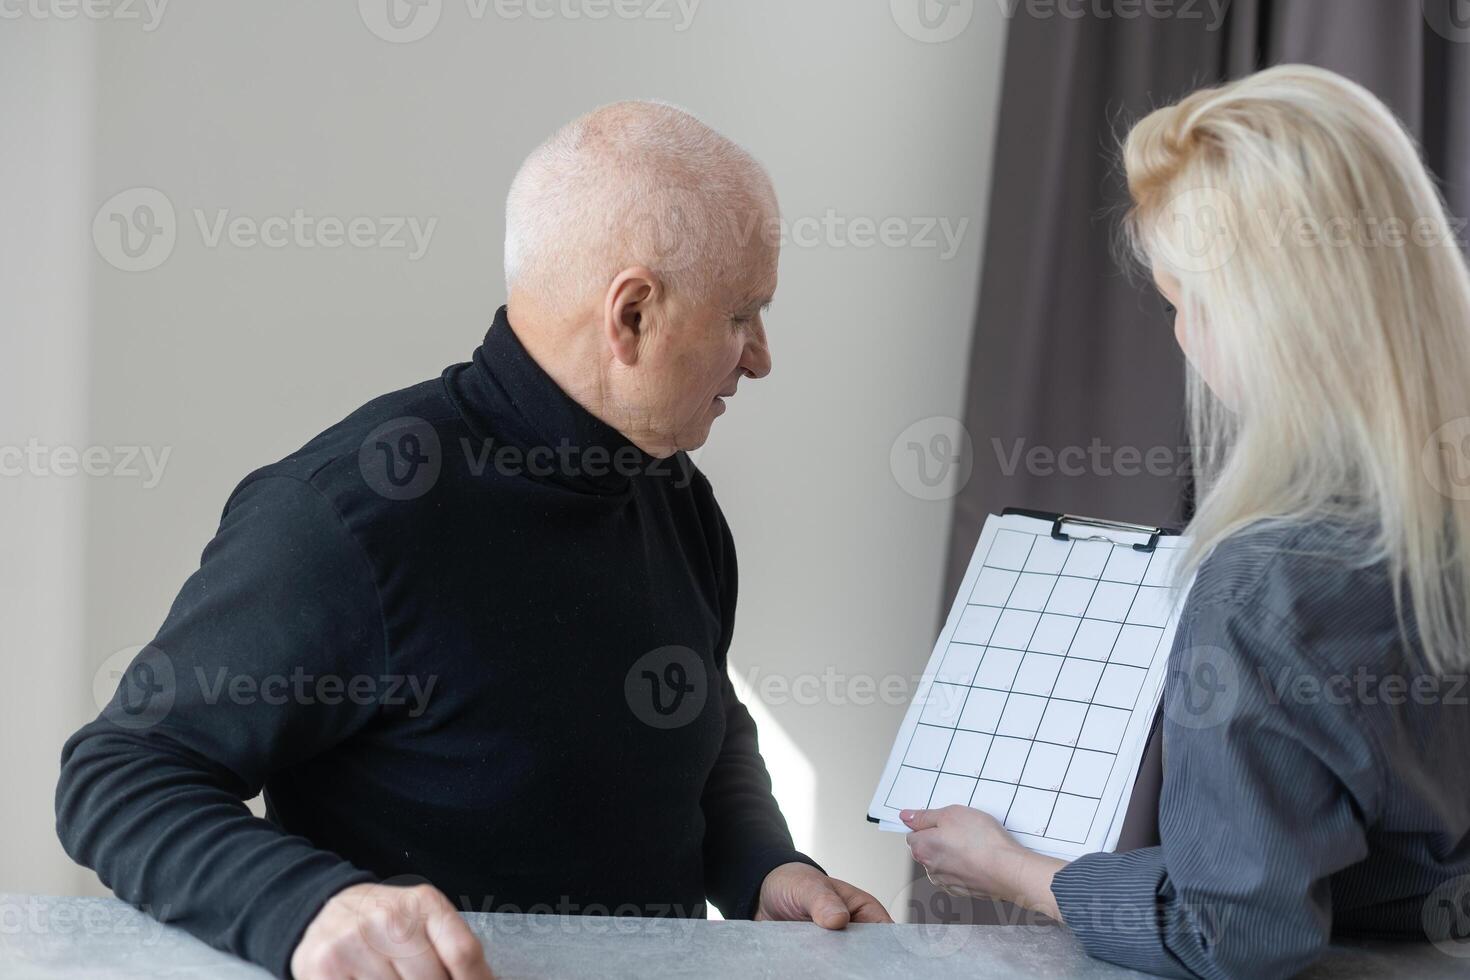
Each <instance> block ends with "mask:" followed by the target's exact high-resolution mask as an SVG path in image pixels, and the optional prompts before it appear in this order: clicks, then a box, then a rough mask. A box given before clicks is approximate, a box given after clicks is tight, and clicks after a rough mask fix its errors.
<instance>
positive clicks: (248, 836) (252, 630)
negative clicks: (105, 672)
mask: <svg viewBox="0 0 1470 980" xmlns="http://www.w3.org/2000/svg"><path fill="white" fill-rule="evenodd" d="M381 623H382V618H381V615H380V611H379V607H378V599H377V592H376V589H375V586H374V582H373V578H372V575H371V573H370V570H369V568H368V566H367V562H366V559H365V557H364V555H363V554H362V552H361V551H360V549H359V547H358V545H357V543H356V541H355V540H354V539H353V538H352V537H351V536H350V535H349V534H348V532H347V531H346V529H345V528H344V527H343V525H342V524H341V522H340V521H339V520H338V516H337V513H336V511H335V510H334V508H333V507H332V506H331V505H330V503H329V502H328V501H327V500H326V499H325V498H324V497H323V496H321V495H320V494H319V493H318V491H317V490H316V489H314V488H313V487H312V486H310V485H309V484H307V483H304V482H302V481H300V480H296V479H294V478H290V477H266V478H263V479H258V480H255V481H253V482H249V483H247V484H245V485H244V486H243V487H242V488H241V489H239V490H238V491H237V492H236V494H235V496H234V497H233V498H232V499H231V501H230V503H229V505H227V507H226V510H225V515H224V517H223V519H222V520H221V524H220V528H219V531H218V533H217V534H216V536H215V537H214V539H213V540H212V541H211V542H210V543H209V545H208V546H207V547H206V548H205V551H204V554H203V558H202V560H201V563H200V567H199V570H198V571H197V572H195V573H194V574H193V575H192V576H191V577H190V578H189V580H188V581H187V582H186V583H185V585H184V587H183V589H182V591H181V592H180V594H179V596H178V598H177V599H176V600H175V602H174V604H173V607H172V609H171V610H170V612H169V614H168V617H167V618H166V620H165V621H164V624H163V626H162V628H161V629H160V631H159V633H158V635H157V637H156V638H155V639H154V641H153V642H152V643H151V644H150V645H149V646H147V647H145V648H144V649H143V650H142V652H140V653H139V654H138V655H137V656H136V657H135V658H134V660H133V661H132V663H131V664H130V665H129V666H128V667H127V668H126V669H125V670H124V671H123V672H122V675H121V679H120V683H119V685H118V689H117V692H116V693H115V694H114V695H113V698H112V700H111V702H110V703H109V704H108V705H107V706H106V707H105V708H103V710H102V713H101V715H100V716H99V717H98V718H97V719H96V720H95V721H93V722H91V723H90V724H88V725H86V726H85V727H84V728H82V729H81V730H80V731H78V732H77V733H76V734H75V735H73V736H72V737H71V738H70V739H69V740H68V741H67V743H66V745H65V747H64V748H63V750H62V756H61V775H60V780H59V783H58V785H57V790H56V826H57V833H58V835H59V836H60V838H61V842H62V844H63V846H64V847H65V849H66V851H67V853H68V854H70V855H71V856H72V857H73V858H74V859H75V860H77V861H78V862H80V863H82V864H84V865H86V866H88V867H90V868H93V869H95V870H96V871H97V874H98V876H99V877H100V878H101V879H102V881H103V883H104V884H106V885H107V886H108V887H110V888H111V889H113V891H114V892H115V893H116V894H117V895H118V897H120V898H122V899H124V900H125V901H128V902H131V903H132V904H134V905H136V906H140V907H142V908H143V909H144V910H146V911H148V912H149V913H150V914H152V915H154V916H156V917H157V918H159V919H160V920H162V921H165V922H169V923H171V924H173V925H177V926H180V927H182V928H184V929H186V930H187V931H189V932H191V933H193V934H194V935H195V936H197V937H199V938H200V939H202V940H204V941H205V942H208V943H209V944H211V945H213V946H215V947H217V948H219V949H223V950H226V951H229V952H231V953H234V954H236V955H239V956H242V957H244V958H246V959H249V960H251V961H253V962H255V963H257V964H260V965H261V966H263V967H265V968H266V969H268V970H271V971H273V972H274V973H275V974H276V975H278V976H282V977H287V976H289V969H290V958H291V953H292V951H293V950H294V948H295V945H296V943H297V942H298V941H299V939H300V937H301V934H302V933H303V932H304V931H305V929H306V926H307V925H308V924H309V923H310V921H311V919H312V918H313V917H314V916H315V915H316V913H317V911H318V910H319V909H320V907H321V906H322V904H323V903H324V902H325V901H326V900H327V899H328V898H329V897H330V896H331V895H332V894H334V893H335V892H337V891H339V890H341V889H342V888H344V887H346V886H347V885H350V884H353V883H356V882H361V881H369V880H372V878H373V876H372V875H370V874H368V873H367V872H365V871H362V870H360V869H358V868H356V867H354V866H353V865H351V864H350V863H348V862H347V861H345V860H343V859H342V858H340V857H338V856H337V855H335V854H331V853H328V852H326V851H323V850H319V849H317V848H316V847H314V846H313V845H312V843H311V842H310V841H309V840H306V839H305V838H302V837H299V836H292V835H289V834H287V833H285V832H284V831H282V830H281V829H279V828H278V827H277V826H276V825H275V824H273V823H271V822H269V821H267V820H262V819H260V818H257V817H255V816H254V815H253V814H251V812H250V811H249V810H248V809H247V807H246V806H245V803H244V801H245V800H247V799H249V798H251V797H253V796H255V795H256V794H257V793H259V792H260V791H261V789H262V787H263V786H264V785H265V782H266V780H267V779H268V778H270V777H271V776H273V775H274V774H279V773H281V772H282V771H285V770H289V768H290V767H291V766H293V765H295V764H297V763H300V762H303V761H305V760H307V759H310V758H311V757H313V756H315V755H318V754H320V753H322V752H324V751H326V750H328V749H330V748H331V747H332V746H333V745H336V744H338V743H340V742H341V741H343V740H344V739H346V738H347V737H349V736H350V735H352V734H353V733H354V732H357V731H359V730H361V729H362V728H363V726H365V725H366V724H367V723H368V722H369V721H370V720H371V719H372V717H373V715H374V712H375V710H376V706H375V705H374V704H372V703H364V702H365V701H367V699H365V698H361V697H359V698H354V697H351V696H341V694H340V692H343V691H349V690H351V688H350V687H349V682H350V681H351V680H352V679H353V678H354V677H359V676H373V677H376V676H378V675H380V674H381V673H382V672H383V669H384V664H385V656H386V651H385V645H384V639H383V632H382V626H381ZM323 679H327V680H329V681H331V680H332V679H339V680H340V681H341V687H340V688H337V687H334V686H332V684H330V683H329V684H327V685H326V686H323V685H322V680H323ZM332 692H336V693H335V694H334V693H332Z"/></svg>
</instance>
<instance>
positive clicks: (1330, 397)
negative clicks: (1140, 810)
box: [904, 66, 1470, 978]
mask: <svg viewBox="0 0 1470 980" xmlns="http://www.w3.org/2000/svg"><path fill="white" fill-rule="evenodd" d="M1123 155H1124V163H1125V167H1126V170H1127V177H1128V185H1129V189H1130V194H1131V197H1132V199H1133V207H1132V209H1131V211H1130V212H1129V214H1128V217H1127V219H1126V221H1125V223H1124V227H1125V230H1126V232H1127V235H1128V238H1129V240H1130V241H1131V243H1132V245H1133V246H1134V248H1135V251H1136V253H1137V255H1138V256H1139V258H1140V259H1141V260H1142V261H1143V262H1144V263H1145V264H1146V265H1147V266H1148V268H1149V269H1150V270H1151V271H1152V274H1153V277H1154V280H1155V282H1156V284H1157V286H1158V289H1159V291H1160V292H1161V293H1162V294H1163V296H1164V297H1165V299H1166V300H1167V302H1168V303H1169V304H1171V305H1172V306H1174V307H1176V308H1177V311H1176V319H1175V325H1174V333H1175V336H1176V337H1177V339H1178V341H1179V343H1180V345H1181V346H1182V347H1183V349H1184V352H1185V354H1186V356H1187V359H1188V361H1189V363H1190V364H1191V366H1192V368H1193V370H1192V371H1191V375H1190V384H1189V389H1190V397H1189V404H1188V415H1189V419H1190V422H1191V426H1192V431H1193V438H1194V444H1195V445H1196V446H1198V447H1208V448H1209V451H1208V452H1204V453H1202V454H1201V459H1200V461H1199V463H1200V465H1199V467H1198V473H1197V478H1198V480H1199V487H1200V503H1199V508H1198V511H1197V515H1196V517H1195V519H1194V521H1193V523H1192V524H1191V527H1190V533H1191V534H1192V536H1193V539H1194V540H1193V546H1192V548H1191V550H1190V552H1189V555H1188V558H1187V560H1186V561H1185V562H1184V566H1183V567H1182V568H1181V569H1180V573H1181V577H1180V580H1179V581H1180V583H1181V584H1182V583H1183V582H1184V581H1186V580H1187V577H1188V576H1189V575H1191V574H1193V573H1196V572H1197V578H1196V580H1195V584H1194V586H1193V588H1192V590H1191V591H1190V593H1189V596H1188V599H1187V601H1186V604H1185V607H1184V610H1183V612H1182V619H1181V623H1180V629H1179V632H1178V636H1177V639H1176V642H1175V646H1174V649H1173V651H1172V652H1171V654H1170V658H1171V662H1170V679H1169V682H1168V684H1167V685H1166V688H1165V694H1164V700H1165V721H1164V785H1163V791H1162V797H1161V800H1160V803H1159V832H1160V838H1161V840H1162V845H1161V846H1159V847H1150V848H1144V849H1142V850H1137V851H1131V852H1127V853H1119V854H1112V853H1098V854H1089V855H1087V856H1085V857H1083V858H1081V859H1079V860H1076V861H1073V862H1071V863H1070V864H1068V863H1066V862H1063V861H1059V860H1056V859H1054V858H1049V857H1045V856H1043V855H1039V854H1036V853H1034V852H1031V851H1029V850H1027V849H1026V848H1024V847H1022V846H1021V845H1019V844H1017V843H1016V842H1015V841H1014V840H1013V839H1012V838H1011V837H1010V836H1009V835H1008V834H1007V833H1006V832H1005V831H1004V830H1003V829H1002V828H1001V826H1000V824H999V823H997V821H996V820H995V819H994V818H993V817H991V816H989V815H987V814H984V813H980V812H978V811H976V810H971V809H967V808H964V807H949V808H946V809H943V810H934V811H915V812H906V813H905V814H904V818H905V822H906V823H907V824H908V825H909V827H910V828H912V831H913V832H912V833H911V834H910V835H909V844H910V847H911V849H912V851H913V854H914V857H915V859H916V860H917V861H919V862H920V863H921V864H923V865H924V866H925V868H926V869H927V870H928V872H929V875H930V877H931V878H932V879H933V880H934V881H935V882H936V883H937V884H939V885H940V886H941V887H943V888H945V889H946V890H949V891H952V892H955V893H958V894H966V895H974V896H994V897H998V898H1002V899H1005V900H1008V901H1014V902H1016V903H1018V904H1020V905H1023V906H1026V907H1029V908H1032V909H1035V910H1038V911H1041V912H1044V913H1046V914H1047V915H1050V916H1052V917H1054V918H1057V919H1060V920H1062V921H1064V922H1065V923H1066V924H1067V925H1068V926H1070V927H1071V929H1072V930H1073V931H1074V932H1075V934H1076V935H1077V937H1078V938H1079V939H1080V941H1081V942H1082V944H1083V946H1084V947H1085V948H1086V949H1087V951H1088V952H1089V953H1091V954H1093V955H1094V956H1098V957H1101V958H1103V959H1107V960H1111V961H1113V962H1116V963H1120V964H1123V965H1126V966H1130V967H1134V968H1138V969H1143V970H1148V971H1151V972H1155V973H1162V974H1169V975H1174V976H1201V977H1241V976H1251V977H1254V978H1263V977H1274V976H1287V975H1290V974H1293V973H1295V972H1297V971H1298V970H1300V969H1302V968H1303V967H1305V966H1306V965H1307V964H1308V963H1310V962H1311V961H1312V960H1313V959H1314V958H1315V957H1317V955H1318V954H1319V953H1321V952H1322V951H1323V949H1324V948H1325V947H1326V946H1327V944H1328V942H1329V937H1330V936H1331V935H1332V934H1333V933H1335V932H1338V933H1373V934H1378V935H1393V936H1423V935H1424V934H1425V933H1426V932H1428V933H1430V934H1431V935H1433V934H1434V933H1435V931H1436V930H1437V929H1444V928H1446V927H1448V928H1451V929H1455V930H1464V929H1465V928H1466V926H1470V913H1467V909H1470V877H1467V875H1470V708H1467V706H1466V700H1467V695H1470V690H1467V689H1466V686H1465V674H1466V669H1467V664H1470V656H1467V636H1466V631H1467V610H1470V593H1467V587H1470V568H1467V563H1470V481H1467V480H1466V473H1465V472H1462V468H1465V469H1470V459H1467V448H1470V277H1467V274H1466V267H1465V261H1464V258H1463V256H1462V254H1461V252H1460V250H1459V247H1458V246H1459V244H1460V243H1459V242H1458V241H1457V235H1456V234H1455V233H1454V227H1455V226H1454V225H1452V223H1451V221H1450V219H1449V218H1448V217H1447V215H1446V213H1445V208H1444V204H1443V202H1442V200H1441V198H1440V197H1439V195H1438V193H1437V191H1436V189H1435V186H1434V184H1433V182H1432V180H1431V178H1430V176H1429V175H1428V174H1427V173H1426V171H1425V169H1424V167H1423V165H1422V163H1421V162H1420V160H1419V157H1418V155H1417V153H1416V150H1415V148H1414V145H1413V143H1412V142H1411V140H1410V139H1409V137H1408V136H1407V135H1406V134H1405V132H1404V130H1403V128H1402V127H1401V126H1400V125H1399V123H1398V122H1397V121H1396V120H1395V119H1394V117H1393V116H1392V114H1391V113H1390V112H1389V111H1388V109H1387V108H1385V107H1384V105H1383V104H1382V103H1381V102H1379V101H1378V100H1377V99H1376V98H1374V97H1373V96H1372V95H1371V94H1369V93H1368V92H1367V91H1365V90H1364V89H1362V88H1361V87H1359V86H1358V85H1356V84H1354V83H1352V82H1350V81H1348V80H1346V79H1344V78H1341V77H1339V76H1337V75H1334V74H1332V73H1331V72H1327V71H1323V70H1320V69H1316V68H1309V67H1301V66H1285V67H1280V68H1274V69H1271V70H1269V71H1264V72H1261V73H1259V74H1257V75H1254V76H1251V77H1249V78H1245V79H1242V80H1240V81H1238V82H1235V83H1233V84H1229V85H1225V86H1223V87H1220V88H1215V89H1210V90H1206V91H1200V92H1196V93H1194V94H1193V95H1191V96H1189V97H1188V98H1186V99H1184V100H1183V101H1181V102H1179V103H1178V104H1177V105H1172V106H1169V107H1167V108H1163V109H1160V110H1158V111H1156V112H1154V113H1153V114H1151V115H1149V116H1148V117H1147V118H1145V119H1144V120H1143V121H1142V122H1141V123H1139V124H1138V125H1137V127H1135V128H1134V129H1133V131H1132V133H1131V134H1130V135H1129V137H1128V139H1127V141H1126V145H1125V147H1124V154H1123ZM1447 919H1448V921H1447Z"/></svg>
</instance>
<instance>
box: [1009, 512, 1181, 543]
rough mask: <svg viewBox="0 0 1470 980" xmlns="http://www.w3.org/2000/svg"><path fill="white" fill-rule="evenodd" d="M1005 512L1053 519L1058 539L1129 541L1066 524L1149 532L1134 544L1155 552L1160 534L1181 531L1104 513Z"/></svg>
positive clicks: (1053, 526)
mask: <svg viewBox="0 0 1470 980" xmlns="http://www.w3.org/2000/svg"><path fill="white" fill-rule="evenodd" d="M1001 513H1003V514H1017V515H1020V516H1022V517H1035V518H1038V519H1040V520H1043V521H1051V536H1052V537H1053V538H1055V539H1056V540H1058V541H1109V542H1111V543H1113V544H1117V545H1121V544H1126V543H1128V542H1123V541H1117V540H1115V539H1113V538H1110V537H1108V536H1107V535H1106V534H1088V535H1080V534H1068V533H1067V532H1066V531H1064V530H1062V526H1063V525H1064V524H1065V525H1075V526H1078V527H1090V528H1094V529H1096V530H1099V531H1121V532H1123V533H1125V534H1143V535H1147V536H1148V541H1147V542H1143V543H1139V542H1133V543H1131V544H1130V547H1132V548H1133V550H1134V551H1142V552H1145V553H1152V552H1153V550H1154V549H1155V548H1157V547H1158V546H1159V538H1160V537H1162V536H1164V535H1165V534H1178V533H1179V532H1178V531H1175V530H1172V529H1170V528H1163V527H1152V526H1150V525H1148V524H1130V523H1128V522H1127V521H1108V520H1103V519H1102V518H1100V517H1082V516H1081V515H1078V514H1052V513H1047V512H1046V511H1039V510H1026V509H1024V508H1021V507H1007V508H1006V509H1005V510H1004V511H1002V512H1001Z"/></svg>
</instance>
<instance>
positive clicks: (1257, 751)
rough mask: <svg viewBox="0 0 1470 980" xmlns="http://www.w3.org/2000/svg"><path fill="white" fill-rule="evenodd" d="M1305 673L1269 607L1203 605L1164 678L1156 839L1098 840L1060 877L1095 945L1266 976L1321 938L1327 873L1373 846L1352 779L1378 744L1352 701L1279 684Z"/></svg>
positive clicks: (1137, 961) (1322, 944) (1157, 966)
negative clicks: (1131, 843) (1106, 843)
mask: <svg viewBox="0 0 1470 980" xmlns="http://www.w3.org/2000/svg"><path fill="white" fill-rule="evenodd" d="M1181 633H1183V631H1181ZM1304 676H1312V677H1320V676H1321V672H1320V671H1317V670H1315V669H1314V668H1312V667H1311V666H1310V664H1309V661H1308V660H1307V659H1306V658H1305V657H1304V656H1303V652H1302V650H1301V649H1300V645H1299V644H1297V643H1296V642H1295V641H1294V640H1293V638H1292V637H1291V635H1290V633H1289V632H1288V630H1287V628H1286V626H1285V624H1283V623H1280V622H1279V621H1277V620H1275V619H1274V618H1273V617H1271V616H1270V615H1269V614H1268V613H1266V611H1265V610H1264V609H1262V608H1260V607H1258V606H1255V607H1244V606H1239V605H1234V604H1228V603H1227V604H1220V603H1217V604H1213V605H1210V606H1206V607H1204V608H1201V609H1199V610H1197V612H1196V615H1194V616H1193V617H1192V618H1191V620H1190V622H1189V626H1188V638H1187V640H1185V639H1181V642H1179V643H1177V644H1176V646H1175V650H1174V652H1173V654H1172V655H1171V663H1170V670H1169V681H1168V684H1167V686H1166V689H1165V712H1164V716H1165V720H1164V725H1165V728H1164V783H1163V790H1162V794H1161V798H1160V803H1159V836H1160V840H1161V842H1162V843H1161V844H1160V846H1157V847H1149V848H1142V849H1140V850H1136V851H1128V852H1124V853H1117V854H1111V853H1096V854H1088V855H1086V856H1084V857H1082V858H1081V859H1079V860H1077V861H1074V862H1073V863H1072V864H1070V865H1068V866H1067V867H1065V868H1063V869H1062V870H1061V871H1059V872H1057V874H1056V876H1055V878H1054V879H1053V883H1052V893H1053V895H1054V896H1055V898H1056V900H1057V905H1058V907H1059V909H1060V911H1061V913H1062V918H1063V919H1064V920H1065V921H1066V923H1067V925H1068V926H1069V927H1070V928H1071V929H1072V931H1073V932H1074V933H1075V934H1076V936H1077V937H1078V939H1079V940H1080V941H1081V942H1082V945H1083V947H1084V948H1085V949H1086V950H1087V952H1088V953H1090V954H1091V955H1093V956H1096V957H1098V958H1100V959H1105V960H1109V961H1111V962H1113V963H1118V964H1120V965H1123V966H1127V967H1132V968H1134V969H1138V970H1145V971H1148V972H1150V973H1158V974H1163V975H1167V976H1177V977H1206V978H1231V977H1250V978H1253V980H1268V978H1272V977H1287V976H1291V975H1294V974H1295V973H1297V972H1299V971H1300V970H1302V969H1303V968H1304V967H1306V966H1307V965H1308V964H1309V963H1311V962H1312V961H1313V960H1314V959H1315V958H1316V957H1317V956H1318V955H1319V954H1320V953H1321V952H1323V951H1324V950H1325V949H1326V947H1327V944H1328V942H1329V936H1330V933H1331V928H1332V895H1331V890H1330V887H1329V881H1328V879H1329V878H1330V876H1331V875H1333V874H1334V873H1335V872H1337V871H1339V870H1341V869H1343V868H1345V867H1348V866H1350V865H1352V864H1355V863H1357V862H1358V861H1361V860H1362V859H1363V858H1364V857H1366V856H1367V853H1368V849H1367V840H1366V833H1365V829H1364V815H1363V806H1364V805H1365V804H1363V803H1362V798H1367V799H1369V800H1371V798H1372V795H1373V793H1374V792H1375V791H1374V790H1373V789H1372V787H1371V786H1369V787H1364V786H1359V787H1357V788H1356V790H1355V789H1354V788H1352V787H1350V786H1349V785H1348V782H1358V781H1359V779H1360V776H1361V774H1362V773H1365V772H1368V771H1370V770H1371V769H1372V766H1371V765H1370V764H1369V762H1368V760H1370V759H1371V754H1372V749H1371V746H1369V745H1368V744H1367V742H1366V740H1365V736H1364V735H1363V726H1362V725H1360V724H1358V723H1357V722H1356V721H1355V719H1354V717H1353V714H1352V708H1351V707H1350V706H1349V705H1347V704H1344V703H1342V702H1341V701H1340V700H1337V699H1316V701H1308V700H1305V699H1293V698H1291V697H1290V696H1289V694H1288V695H1287V696H1286V697H1285V698H1283V688H1282V687H1280V685H1282V684H1283V683H1284V684H1287V685H1289V684H1290V683H1291V682H1293V681H1296V680H1298V679H1299V678H1301V677H1304ZM1287 690H1289V688H1287Z"/></svg>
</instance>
